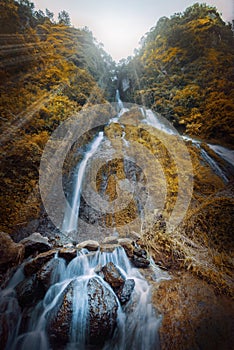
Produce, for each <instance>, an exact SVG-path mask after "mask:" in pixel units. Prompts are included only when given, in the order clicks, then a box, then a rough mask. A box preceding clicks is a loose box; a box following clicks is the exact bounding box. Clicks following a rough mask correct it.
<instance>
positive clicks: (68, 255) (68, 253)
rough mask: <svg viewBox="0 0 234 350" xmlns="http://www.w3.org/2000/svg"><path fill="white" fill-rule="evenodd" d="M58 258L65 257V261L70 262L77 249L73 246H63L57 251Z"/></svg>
mask: <svg viewBox="0 0 234 350" xmlns="http://www.w3.org/2000/svg"><path fill="white" fill-rule="evenodd" d="M58 256H59V257H60V258H63V259H65V260H66V261H67V262H70V261H71V260H72V259H74V258H75V257H76V256H77V249H75V248H63V249H60V250H59V252H58Z"/></svg>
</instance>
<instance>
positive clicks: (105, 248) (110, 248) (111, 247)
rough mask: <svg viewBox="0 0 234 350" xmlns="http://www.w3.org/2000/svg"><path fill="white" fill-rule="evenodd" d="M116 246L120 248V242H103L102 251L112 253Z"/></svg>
mask: <svg viewBox="0 0 234 350" xmlns="http://www.w3.org/2000/svg"><path fill="white" fill-rule="evenodd" d="M116 248H119V244H102V245H101V247H100V250H101V252H106V253H112V252H113V251H114V250H115V249H116Z"/></svg>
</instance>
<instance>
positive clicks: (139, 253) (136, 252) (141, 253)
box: [133, 246, 147, 259]
mask: <svg viewBox="0 0 234 350" xmlns="http://www.w3.org/2000/svg"><path fill="white" fill-rule="evenodd" d="M133 254H134V255H136V256H139V257H140V258H144V259H147V252H146V250H145V249H142V248H141V247H140V246H136V247H135V248H134V250H133Z"/></svg>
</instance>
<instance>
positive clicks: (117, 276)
mask: <svg viewBox="0 0 234 350" xmlns="http://www.w3.org/2000/svg"><path fill="white" fill-rule="evenodd" d="M102 272H103V274H104V280H105V281H106V282H107V283H109V285H110V286H111V287H112V288H113V289H115V288H119V287H120V286H122V285H123V284H124V278H123V277H122V275H121V273H120V271H119V270H118V268H117V267H116V266H115V265H114V264H113V263H112V262H109V263H107V264H106V265H105V266H103V268H102Z"/></svg>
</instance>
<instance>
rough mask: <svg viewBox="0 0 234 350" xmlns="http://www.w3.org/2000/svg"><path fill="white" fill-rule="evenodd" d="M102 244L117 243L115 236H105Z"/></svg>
mask: <svg viewBox="0 0 234 350" xmlns="http://www.w3.org/2000/svg"><path fill="white" fill-rule="evenodd" d="M102 243H103V244H118V239H117V238H116V237H115V236H110V237H105V238H104V240H103V241H102Z"/></svg>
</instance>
